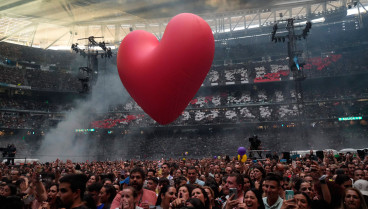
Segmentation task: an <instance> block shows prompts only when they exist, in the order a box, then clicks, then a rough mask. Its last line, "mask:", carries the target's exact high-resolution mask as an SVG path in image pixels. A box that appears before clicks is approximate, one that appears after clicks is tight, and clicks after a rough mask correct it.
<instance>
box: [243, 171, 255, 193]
mask: <svg viewBox="0 0 368 209" xmlns="http://www.w3.org/2000/svg"><path fill="white" fill-rule="evenodd" d="M243 179H244V186H243V191H244V192H246V191H248V190H250V189H252V188H254V184H253V181H252V180H251V179H250V177H249V176H248V175H245V174H244V175H243Z"/></svg>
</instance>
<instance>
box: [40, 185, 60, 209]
mask: <svg viewBox="0 0 368 209" xmlns="http://www.w3.org/2000/svg"><path fill="white" fill-rule="evenodd" d="M58 192H59V184H56V183H54V184H51V186H50V188H48V189H47V201H45V202H42V204H41V206H40V207H39V209H42V208H49V209H57V208H59V205H60V199H59V197H58V196H57V194H58Z"/></svg>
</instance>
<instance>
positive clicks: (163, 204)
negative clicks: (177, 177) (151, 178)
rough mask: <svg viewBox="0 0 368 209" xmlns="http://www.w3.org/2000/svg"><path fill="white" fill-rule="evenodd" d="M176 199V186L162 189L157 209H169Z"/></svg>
mask: <svg viewBox="0 0 368 209" xmlns="http://www.w3.org/2000/svg"><path fill="white" fill-rule="evenodd" d="M175 199H176V189H175V187H174V186H170V185H167V186H164V187H162V189H161V191H160V194H159V196H158V199H157V202H156V208H162V209H169V208H170V207H172V202H173V201H174V200H175Z"/></svg>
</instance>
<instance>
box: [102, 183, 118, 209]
mask: <svg viewBox="0 0 368 209" xmlns="http://www.w3.org/2000/svg"><path fill="white" fill-rule="evenodd" d="M115 195H116V189H115V188H114V187H113V186H112V185H104V186H103V187H102V188H101V190H100V193H99V194H98V196H99V198H100V202H101V203H102V204H103V207H102V209H110V206H111V203H112V201H113V200H114V198H115Z"/></svg>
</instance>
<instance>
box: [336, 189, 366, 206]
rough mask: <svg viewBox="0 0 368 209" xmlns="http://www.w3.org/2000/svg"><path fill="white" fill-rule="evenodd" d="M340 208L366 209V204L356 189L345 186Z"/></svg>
mask: <svg viewBox="0 0 368 209" xmlns="http://www.w3.org/2000/svg"><path fill="white" fill-rule="evenodd" d="M341 209H367V204H366V202H365V200H364V197H363V195H362V193H360V191H359V190H358V189H355V188H347V189H346V190H345V193H344V195H343V198H342V199H341Z"/></svg>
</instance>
